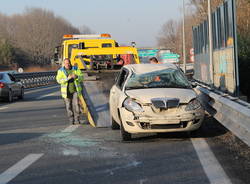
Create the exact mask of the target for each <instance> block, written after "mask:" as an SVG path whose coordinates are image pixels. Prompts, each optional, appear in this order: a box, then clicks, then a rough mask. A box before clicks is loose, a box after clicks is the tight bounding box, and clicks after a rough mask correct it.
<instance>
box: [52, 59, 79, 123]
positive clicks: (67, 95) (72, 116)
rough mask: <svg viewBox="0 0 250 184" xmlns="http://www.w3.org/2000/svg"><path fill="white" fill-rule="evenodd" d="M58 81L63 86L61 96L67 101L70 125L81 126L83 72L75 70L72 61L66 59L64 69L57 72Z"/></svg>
mask: <svg viewBox="0 0 250 184" xmlns="http://www.w3.org/2000/svg"><path fill="white" fill-rule="evenodd" d="M56 81H57V82H58V83H59V84H61V94H62V97H63V99H64V101H65V105H66V110H67V115H68V117H69V121H70V123H71V124H80V107H79V103H78V97H79V96H81V95H82V87H81V82H82V81H83V74H82V72H81V70H79V69H76V68H73V67H72V65H71V63H70V60H69V59H68V58H65V59H64V61H63V67H62V68H60V69H59V70H58V71H57V75H56Z"/></svg>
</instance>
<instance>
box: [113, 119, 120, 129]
mask: <svg viewBox="0 0 250 184" xmlns="http://www.w3.org/2000/svg"><path fill="white" fill-rule="evenodd" d="M111 129H112V130H118V129H120V125H119V124H118V123H117V122H116V121H115V120H114V118H113V117H111Z"/></svg>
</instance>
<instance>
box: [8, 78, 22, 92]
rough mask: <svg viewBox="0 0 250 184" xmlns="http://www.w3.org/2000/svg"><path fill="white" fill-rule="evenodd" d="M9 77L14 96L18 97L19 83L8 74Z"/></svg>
mask: <svg viewBox="0 0 250 184" xmlns="http://www.w3.org/2000/svg"><path fill="white" fill-rule="evenodd" d="M8 77H9V79H10V84H11V89H12V92H13V95H14V96H17V95H18V94H19V93H20V87H19V85H18V83H17V82H16V79H15V77H14V76H13V75H11V74H9V73H8Z"/></svg>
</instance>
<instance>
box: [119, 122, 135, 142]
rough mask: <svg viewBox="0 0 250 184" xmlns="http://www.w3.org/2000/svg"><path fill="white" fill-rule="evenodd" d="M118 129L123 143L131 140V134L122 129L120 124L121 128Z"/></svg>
mask: <svg viewBox="0 0 250 184" xmlns="http://www.w3.org/2000/svg"><path fill="white" fill-rule="evenodd" d="M120 129H121V136H122V140H123V141H130V140H131V139H132V135H131V133H128V132H127V131H126V130H125V129H124V127H123V124H122V122H121V128H120Z"/></svg>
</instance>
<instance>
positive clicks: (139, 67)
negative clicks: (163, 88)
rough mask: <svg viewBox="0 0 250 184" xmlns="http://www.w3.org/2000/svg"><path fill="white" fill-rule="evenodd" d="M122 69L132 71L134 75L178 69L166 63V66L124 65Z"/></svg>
mask: <svg viewBox="0 0 250 184" xmlns="http://www.w3.org/2000/svg"><path fill="white" fill-rule="evenodd" d="M124 68H127V69H128V70H131V71H133V72H134V73H148V72H153V71H158V70H164V69H169V68H173V69H178V67H177V66H176V65H174V64H171V63H167V64H130V65H125V66H124Z"/></svg>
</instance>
